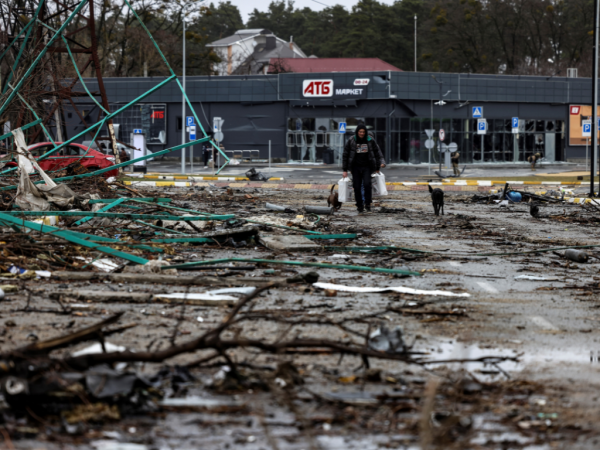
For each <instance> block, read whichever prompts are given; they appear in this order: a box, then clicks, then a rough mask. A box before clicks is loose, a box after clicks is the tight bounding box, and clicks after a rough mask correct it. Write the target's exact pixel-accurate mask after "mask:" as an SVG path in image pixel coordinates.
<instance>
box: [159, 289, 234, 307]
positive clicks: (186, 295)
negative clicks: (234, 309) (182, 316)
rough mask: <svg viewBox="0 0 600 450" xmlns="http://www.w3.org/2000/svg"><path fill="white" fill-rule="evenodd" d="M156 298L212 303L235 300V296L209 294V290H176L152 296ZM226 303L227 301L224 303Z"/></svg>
mask: <svg viewBox="0 0 600 450" xmlns="http://www.w3.org/2000/svg"><path fill="white" fill-rule="evenodd" d="M154 298H157V299H160V300H162V299H168V300H171V299H174V300H201V301H207V302H214V303H222V302H235V301H237V297H232V296H231V295H216V294H211V293H210V292H205V293H193V292H176V293H174V294H157V295H155V296H154ZM224 304H227V303H224Z"/></svg>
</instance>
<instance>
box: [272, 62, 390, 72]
mask: <svg viewBox="0 0 600 450" xmlns="http://www.w3.org/2000/svg"><path fill="white" fill-rule="evenodd" d="M270 66H271V67H270V68H269V72H279V71H281V69H284V70H285V71H286V72H293V73H309V72H379V71H392V72H402V70H401V69H398V68H397V67H395V66H392V65H391V64H389V63H386V62H385V61H383V60H381V59H379V58H278V59H275V58H272V59H271V62H270Z"/></svg>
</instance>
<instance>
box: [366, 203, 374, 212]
mask: <svg viewBox="0 0 600 450" xmlns="http://www.w3.org/2000/svg"><path fill="white" fill-rule="evenodd" d="M372 212H373V211H371V205H369V206H367V213H369V214H370V213H372Z"/></svg>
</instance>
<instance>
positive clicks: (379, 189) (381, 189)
mask: <svg viewBox="0 0 600 450" xmlns="http://www.w3.org/2000/svg"><path fill="white" fill-rule="evenodd" d="M371 184H372V185H373V197H379V196H381V195H388V191H387V188H386V187H385V175H384V174H382V173H381V172H379V173H374V174H373V175H371Z"/></svg>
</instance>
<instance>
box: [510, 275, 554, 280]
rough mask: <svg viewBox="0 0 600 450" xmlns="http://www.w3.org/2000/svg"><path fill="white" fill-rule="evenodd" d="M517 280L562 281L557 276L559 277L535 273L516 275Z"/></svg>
mask: <svg viewBox="0 0 600 450" xmlns="http://www.w3.org/2000/svg"><path fill="white" fill-rule="evenodd" d="M515 280H520V281H561V279H560V278H557V277H552V278H548V277H537V276H535V275H519V276H516V277H515Z"/></svg>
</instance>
